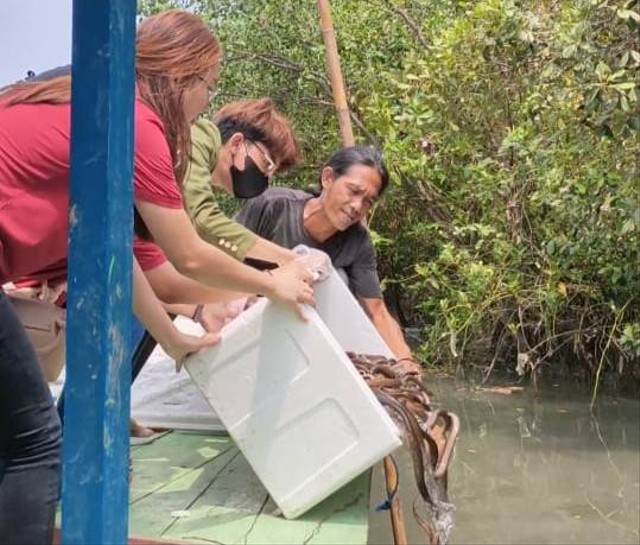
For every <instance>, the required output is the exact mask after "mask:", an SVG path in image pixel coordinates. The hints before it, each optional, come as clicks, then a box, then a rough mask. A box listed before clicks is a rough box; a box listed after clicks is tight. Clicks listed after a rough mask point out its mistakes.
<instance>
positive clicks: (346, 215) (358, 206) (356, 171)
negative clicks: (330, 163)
mask: <svg viewBox="0 0 640 545" xmlns="http://www.w3.org/2000/svg"><path fill="white" fill-rule="evenodd" d="M381 184H382V182H381V180H380V175H379V174H378V173H377V171H376V170H375V169H374V168H371V167H368V166H365V165H353V166H351V167H349V169H348V170H347V171H346V172H345V173H344V174H342V175H341V176H337V177H336V175H335V173H334V172H333V170H332V169H331V168H330V167H326V168H325V169H323V171H322V194H321V195H320V201H321V203H322V208H323V210H324V212H325V214H326V215H327V218H328V220H329V221H330V222H331V224H332V225H333V227H335V228H336V229H337V230H338V231H344V230H345V229H347V228H348V227H350V226H351V225H353V224H354V223H357V222H359V221H360V220H362V218H364V217H365V215H366V214H367V212H368V211H369V209H370V208H371V206H372V205H373V203H374V202H375V200H376V198H377V197H378V195H379V193H380V187H381Z"/></svg>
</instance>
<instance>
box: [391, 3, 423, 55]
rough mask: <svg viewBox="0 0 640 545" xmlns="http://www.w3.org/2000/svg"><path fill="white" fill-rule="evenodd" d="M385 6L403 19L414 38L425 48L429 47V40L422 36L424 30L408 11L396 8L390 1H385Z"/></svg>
mask: <svg viewBox="0 0 640 545" xmlns="http://www.w3.org/2000/svg"><path fill="white" fill-rule="evenodd" d="M383 4H384V5H385V6H386V7H387V9H388V10H389V11H391V12H392V13H395V14H396V15H399V16H400V17H401V18H402V20H403V21H404V22H405V24H406V25H407V26H408V27H409V30H411V33H412V34H413V37H414V38H415V40H416V41H417V42H418V43H419V44H420V45H421V46H422V47H423V48H425V49H427V48H428V47H429V45H428V44H427V40H426V39H425V37H424V34H422V30H420V25H419V24H418V23H417V22H416V21H415V20H414V19H413V18H412V17H411V16H410V15H409V14H408V13H407V11H406V10H404V9H402V8H399V7H397V6H394V5H393V4H392V3H391V1H390V0H385V1H384V2H383Z"/></svg>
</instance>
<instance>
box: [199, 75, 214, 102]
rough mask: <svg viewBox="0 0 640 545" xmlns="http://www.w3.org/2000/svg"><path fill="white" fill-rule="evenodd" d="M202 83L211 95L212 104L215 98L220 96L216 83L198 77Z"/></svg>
mask: <svg viewBox="0 0 640 545" xmlns="http://www.w3.org/2000/svg"><path fill="white" fill-rule="evenodd" d="M196 77H197V78H198V79H199V80H200V81H201V82H202V83H204V84H205V85H206V86H207V92H208V93H209V102H211V101H212V100H213V99H214V98H216V96H217V94H218V88H217V87H216V84H215V83H209V82H208V81H207V80H206V79H205V78H203V77H202V76H196Z"/></svg>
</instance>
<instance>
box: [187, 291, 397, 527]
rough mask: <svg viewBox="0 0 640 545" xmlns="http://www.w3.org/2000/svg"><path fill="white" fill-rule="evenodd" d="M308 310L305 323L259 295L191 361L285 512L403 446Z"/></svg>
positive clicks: (300, 509)
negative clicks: (216, 343)
mask: <svg viewBox="0 0 640 545" xmlns="http://www.w3.org/2000/svg"><path fill="white" fill-rule="evenodd" d="M337 280H338V281H339V282H341V280H340V279H337ZM305 313H306V315H307V317H308V321H307V322H303V321H302V320H300V319H299V318H297V317H296V316H295V315H294V314H293V313H292V312H291V311H290V310H288V309H284V308H282V307H280V306H279V305H277V304H274V303H271V302H269V301H268V300H266V299H262V300H260V301H259V302H258V303H256V304H255V305H253V306H252V307H251V308H249V309H248V310H247V311H245V312H243V313H242V314H240V315H239V316H238V317H237V318H236V319H234V320H233V321H231V322H230V323H229V324H227V325H226V326H225V327H224V328H223V330H222V332H221V335H222V341H221V342H220V343H219V344H218V345H216V346H213V347H211V348H208V349H205V350H202V351H201V352H199V353H197V354H194V355H193V356H191V357H190V358H188V360H187V361H186V363H185V366H186V368H187V370H188V371H189V373H190V374H191V377H192V379H193V380H194V382H195V383H196V384H197V385H198V387H199V388H200V390H201V391H202V393H203V394H204V396H205V398H207V400H208V401H209V403H210V404H211V406H212V407H213V408H214V410H215V411H216V413H217V414H218V416H219V417H220V419H221V420H222V422H223V423H224V425H225V426H226V428H227V430H228V431H229V433H230V435H231V436H232V437H233V439H234V440H235V442H236V443H237V445H238V447H239V448H240V450H241V451H242V453H243V454H244V456H245V457H246V459H247V460H248V462H249V463H250V464H251V466H252V468H253V470H254V471H255V473H256V474H257V476H258V477H259V478H260V480H261V481H262V483H263V484H264V486H265V487H266V489H267V490H268V491H269V493H270V494H271V496H272V498H273V500H274V501H275V502H276V504H277V505H278V507H280V509H281V510H282V512H283V514H284V516H285V517H287V518H295V517H296V516H299V515H300V514H302V513H304V512H305V511H307V510H308V509H310V508H312V507H313V506H315V505H316V504H318V503H319V502H320V501H322V500H323V499H324V498H326V497H327V496H329V495H330V494H331V493H333V492H335V491H336V490H338V489H339V488H340V487H341V486H343V485H345V484H346V483H348V482H349V481H351V480H352V479H353V478H354V477H356V476H357V475H359V474H360V473H362V472H363V471H365V470H366V469H368V468H369V467H371V466H372V465H373V464H375V463H376V462H378V461H379V460H381V459H382V458H383V457H384V456H386V455H387V454H389V453H391V452H392V451H393V450H395V449H396V448H397V447H399V446H400V444H401V441H400V435H399V430H398V429H397V427H396V425H395V424H394V423H393V421H392V420H391V418H390V417H389V415H388V414H387V413H386V411H385V410H384V408H383V407H382V406H381V405H380V403H379V402H378V401H377V399H376V398H375V396H374V395H373V393H372V392H371V390H370V389H369V387H368V386H367V384H366V383H365V382H364V380H363V379H362V378H361V377H360V375H359V374H358V372H357V371H356V370H355V368H354V367H353V365H352V363H351V361H350V360H349V358H348V357H347V356H346V354H345V353H344V349H343V348H342V347H341V346H340V345H339V344H338V342H337V341H336V340H335V339H334V337H333V336H332V334H331V333H330V332H329V330H328V329H327V326H326V325H325V324H324V323H323V321H322V320H321V319H320V317H319V316H318V314H317V313H316V311H315V310H313V309H312V308H310V307H305ZM176 323H177V324H178V322H176ZM182 323H184V322H182ZM354 325H355V324H354ZM181 329H182V327H181Z"/></svg>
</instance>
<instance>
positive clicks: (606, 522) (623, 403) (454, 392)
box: [369, 381, 640, 544]
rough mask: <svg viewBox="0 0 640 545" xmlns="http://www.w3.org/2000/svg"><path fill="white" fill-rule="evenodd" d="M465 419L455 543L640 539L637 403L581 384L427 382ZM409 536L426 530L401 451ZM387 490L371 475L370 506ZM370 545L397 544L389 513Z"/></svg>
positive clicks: (453, 477)
mask: <svg viewBox="0 0 640 545" xmlns="http://www.w3.org/2000/svg"><path fill="white" fill-rule="evenodd" d="M429 386H430V388H431V390H432V391H433V393H434V394H435V396H434V399H435V400H437V401H436V402H437V404H438V405H439V406H441V407H445V408H447V409H449V410H452V411H454V412H456V413H457V414H458V416H459V417H460V420H461V424H462V430H461V436H460V438H459V441H458V446H457V449H456V455H455V458H454V461H453V463H452V467H451V470H450V481H449V490H450V495H451V498H452V500H453V501H454V503H455V504H456V525H455V528H454V530H453V531H452V533H451V536H450V540H449V543H451V544H461V543H509V544H511V543H513V544H546V543H558V544H589V543H594V544H595V543H598V544H599V543H633V544H638V543H640V537H639V527H640V454H639V448H640V402H638V400H636V399H616V398H612V397H607V396H601V397H600V398H599V401H598V403H597V406H596V408H595V410H594V413H593V414H591V412H590V410H589V401H590V399H589V396H588V394H587V393H580V392H577V391H576V387H575V385H571V384H569V385H557V384H556V385H549V386H546V387H545V388H544V390H543V394H542V396H541V398H540V399H535V398H534V397H533V396H532V395H531V394H530V393H529V392H523V393H515V394H511V395H500V394H495V393H478V392H472V391H469V390H468V389H464V390H463V389H457V388H456V387H455V386H454V384H453V383H452V382H451V381H438V382H429ZM397 460H398V463H399V465H400V473H401V479H402V480H401V491H402V501H403V508H404V512H405V523H406V525H407V532H408V536H409V541H410V543H423V542H424V537H423V534H422V532H421V531H420V529H419V528H418V526H417V524H416V523H415V522H414V520H413V516H412V514H411V504H412V502H413V499H414V497H415V495H416V490H415V487H414V485H413V482H412V480H413V479H412V474H411V467H410V460H409V457H408V456H407V455H406V453H401V454H400V455H398V456H397ZM383 497H384V492H383V488H382V476H381V471H380V469H379V468H378V469H377V470H376V472H375V474H374V481H373V486H372V504H373V505H375V504H377V503H379V502H380V500H381V499H383ZM369 543H371V544H387V543H393V539H392V535H391V530H390V526H389V516H388V513H375V512H372V514H371V518H370V534H369Z"/></svg>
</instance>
